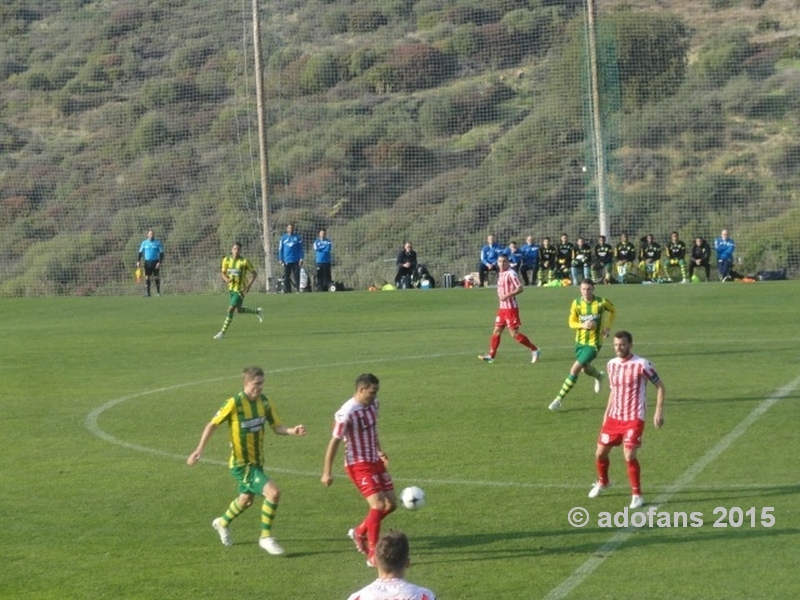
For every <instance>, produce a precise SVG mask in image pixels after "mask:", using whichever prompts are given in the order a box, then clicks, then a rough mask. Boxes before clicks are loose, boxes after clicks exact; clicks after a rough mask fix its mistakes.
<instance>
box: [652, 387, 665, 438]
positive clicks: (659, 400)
mask: <svg viewBox="0 0 800 600" xmlns="http://www.w3.org/2000/svg"><path fill="white" fill-rule="evenodd" d="M655 386H656V390H657V392H656V412H655V414H654V415H653V425H655V426H656V429H661V427H662V426H663V425H664V397H665V396H666V394H667V388H666V387H665V386H664V382H663V381H661V380H660V379H659V380H658V381H657V382H656V384H655Z"/></svg>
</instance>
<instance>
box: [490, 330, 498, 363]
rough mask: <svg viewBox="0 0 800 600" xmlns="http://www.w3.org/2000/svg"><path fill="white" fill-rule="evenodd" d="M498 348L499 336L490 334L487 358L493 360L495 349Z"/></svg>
mask: <svg viewBox="0 0 800 600" xmlns="http://www.w3.org/2000/svg"><path fill="white" fill-rule="evenodd" d="M499 346H500V336H499V335H495V334H492V337H490V338H489V356H491V357H492V358H494V357H495V354H497V348H498V347H499Z"/></svg>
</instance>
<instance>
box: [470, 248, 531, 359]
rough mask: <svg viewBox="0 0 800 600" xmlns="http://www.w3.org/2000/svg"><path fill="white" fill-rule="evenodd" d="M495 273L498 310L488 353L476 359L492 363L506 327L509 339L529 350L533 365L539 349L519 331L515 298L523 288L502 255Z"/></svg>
mask: <svg viewBox="0 0 800 600" xmlns="http://www.w3.org/2000/svg"><path fill="white" fill-rule="evenodd" d="M497 271H498V275H497V297H498V298H499V299H500V308H498V309H497V316H496V317H495V320H494V330H493V331H492V336H491V337H490V338H489V353H488V354H480V355H478V359H479V360H482V361H484V362H488V363H490V362H494V357H495V356H496V355H497V348H498V347H499V346H500V334H502V333H503V330H504V329H505V328H506V327H508V333H510V334H511V337H513V338H514V339H515V340H517V341H518V342H519V343H520V344H522V345H523V346H525V347H526V348H528V349H530V351H531V362H532V363H535V362H536V361H537V360H539V348H537V347H536V344H534V343H533V342H532V341H530V340H529V339H528V337H527V336H526V335H525V334H523V333H520V331H519V327H520V325H521V323H520V320H519V305H518V304H517V296H518V295H520V294H521V293H522V292H524V291H525V288H524V287H523V286H522V283H521V282H520V280H519V276H518V275H517V272H516V271H515V270H514V269H512V268H511V266H510V263H509V261H508V257H507V256H506V255H504V254H501V255H500V256H498V257H497Z"/></svg>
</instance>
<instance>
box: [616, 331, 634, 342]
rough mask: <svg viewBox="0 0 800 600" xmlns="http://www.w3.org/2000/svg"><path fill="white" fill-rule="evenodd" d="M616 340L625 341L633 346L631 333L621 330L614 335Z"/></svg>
mask: <svg viewBox="0 0 800 600" xmlns="http://www.w3.org/2000/svg"><path fill="white" fill-rule="evenodd" d="M614 338H618V339H620V340H625V341H626V342H628V344H633V334H632V333H631V332H630V331H625V330H624V329H623V330H620V331H618V332H617V333H615V334H614Z"/></svg>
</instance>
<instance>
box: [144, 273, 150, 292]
mask: <svg viewBox="0 0 800 600" xmlns="http://www.w3.org/2000/svg"><path fill="white" fill-rule="evenodd" d="M144 285H145V287H146V288H147V295H148V296H149V295H150V278H149V277H148V278H147V279H145V280H144Z"/></svg>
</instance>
